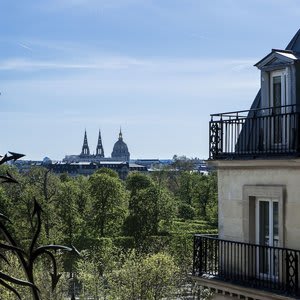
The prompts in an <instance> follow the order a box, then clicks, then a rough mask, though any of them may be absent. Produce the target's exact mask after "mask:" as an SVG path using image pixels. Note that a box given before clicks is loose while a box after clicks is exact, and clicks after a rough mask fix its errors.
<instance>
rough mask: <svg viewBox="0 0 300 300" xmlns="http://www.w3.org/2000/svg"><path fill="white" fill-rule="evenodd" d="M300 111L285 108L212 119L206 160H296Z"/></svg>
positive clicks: (221, 114)
mask: <svg viewBox="0 0 300 300" xmlns="http://www.w3.org/2000/svg"><path fill="white" fill-rule="evenodd" d="M299 111H300V110H299V107H298V108H297V106H296V105H286V106H278V107H271V108H270V107H269V108H261V109H251V110H244V111H236V112H228V113H220V114H213V115H211V121H210V123H209V131H210V135H209V159H212V160H222V159H254V158H269V157H281V156H293V157H295V156H299V154H300V144H299V142H300V141H299V128H300V123H299V121H300V118H299Z"/></svg>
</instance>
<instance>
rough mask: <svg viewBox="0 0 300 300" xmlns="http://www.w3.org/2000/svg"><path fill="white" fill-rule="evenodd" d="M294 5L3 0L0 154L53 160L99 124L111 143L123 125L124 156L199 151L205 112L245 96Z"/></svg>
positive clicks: (290, 29) (292, 27) (203, 150)
mask: <svg viewBox="0 0 300 300" xmlns="http://www.w3.org/2000/svg"><path fill="white" fill-rule="evenodd" d="M299 16H300V4H299V2H298V1H296V0H287V1H284V2H283V1H278V0H260V1H258V0H252V1H250V0H246V1H239V0H224V1H216V0H215V1H209V2H208V1H197V0H188V1H179V0H175V1H170V0H166V1H158V0H153V1H151V0H140V1H138V0H116V1H104V0H102V1H96V0H52V1H44V2H40V3H36V1H33V0H29V1H26V3H25V2H21V3H20V2H19V1H16V0H10V1H4V3H2V4H1V19H0V24H1V26H0V32H1V35H0V43H1V53H0V92H1V95H0V126H1V128H2V132H3V133H2V135H1V143H0V153H1V154H4V153H6V152H7V151H13V152H22V153H24V154H26V157H25V158H26V159H38V160H40V159H43V157H44V156H48V157H50V158H51V159H54V160H57V159H62V158H63V157H64V156H65V155H66V154H79V153H80V150H81V147H82V141H83V135H84V130H85V129H86V130H87V133H88V139H89V143H91V145H94V143H95V145H96V141H97V136H98V131H99V129H101V134H102V139H103V146H104V151H105V152H106V153H107V154H109V153H110V149H112V148H113V145H114V143H115V142H116V140H117V138H118V133H119V128H120V126H121V127H122V132H123V137H124V141H125V142H126V144H127V145H128V148H129V151H130V153H131V157H133V158H172V157H173V155H175V154H177V155H186V156H187V157H199V158H207V157H208V122H209V119H210V117H209V115H210V114H211V113H217V112H223V111H234V110H238V109H247V108H248V107H250V105H251V103H252V101H253V99H254V97H255V95H256V93H257V91H258V89H259V85H260V74H259V71H258V70H257V69H256V68H255V67H253V65H254V64H255V63H256V62H257V61H259V60H260V58H261V57H263V56H264V55H266V54H267V53H269V52H270V50H271V49H270V45H272V46H274V47H276V48H284V47H285V46H286V45H287V44H288V42H289V41H290V39H291V38H292V37H293V36H294V34H295V33H296V32H297V30H298V29H299V28H300V23H299V21H298V20H299ZM278 19H279V20H280V22H278ZM270 26H272V30H271V31H270ZM91 148H92V147H91Z"/></svg>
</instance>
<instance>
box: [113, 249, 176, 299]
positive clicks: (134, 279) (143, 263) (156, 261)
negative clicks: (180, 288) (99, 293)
mask: <svg viewBox="0 0 300 300" xmlns="http://www.w3.org/2000/svg"><path fill="white" fill-rule="evenodd" d="M178 271H179V269H178V267H177V266H176V264H175V262H174V260H173V258H172V257H171V256H170V255H168V254H166V253H157V254H152V255H146V256H140V255H138V254H137V253H136V252H135V251H132V252H130V253H129V255H128V256H127V257H126V258H125V259H124V263H123V264H122V266H121V267H120V268H118V269H116V270H114V271H113V272H112V273H111V275H110V277H109V280H108V283H109V285H110V287H111V289H110V297H111V298H110V299H117V300H130V299H140V300H157V299H163V298H164V299H174V294H173V293H174V291H175V289H176V285H177V278H178Z"/></svg>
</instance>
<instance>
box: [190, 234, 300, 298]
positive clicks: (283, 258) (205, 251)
mask: <svg viewBox="0 0 300 300" xmlns="http://www.w3.org/2000/svg"><path fill="white" fill-rule="evenodd" d="M299 256H300V251H298V250H292V249H286V248H279V247H270V246H261V245H255V244H249V243H241V242H233V241H227V240H221V239H218V238H216V237H211V236H203V235H196V236H195V237H194V265H193V275H194V276H205V277H207V278H214V279H218V280H222V281H227V282H230V283H233V284H237V285H242V286H247V287H252V288H256V289H263V290H268V291H272V292H273V293H278V294H285V295H288V296H292V297H294V296H297V297H299V296H300V289H299V271H300V269H299V258H300V257H299Z"/></svg>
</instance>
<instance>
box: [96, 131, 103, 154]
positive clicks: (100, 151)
mask: <svg viewBox="0 0 300 300" xmlns="http://www.w3.org/2000/svg"><path fill="white" fill-rule="evenodd" d="M96 156H98V157H104V149H103V145H102V138H101V131H100V129H99V135H98V143H97V147H96Z"/></svg>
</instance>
